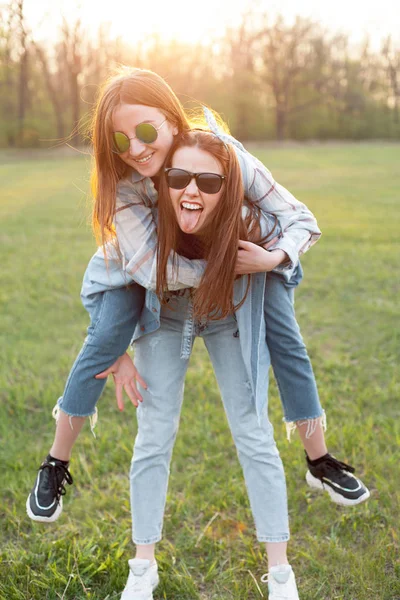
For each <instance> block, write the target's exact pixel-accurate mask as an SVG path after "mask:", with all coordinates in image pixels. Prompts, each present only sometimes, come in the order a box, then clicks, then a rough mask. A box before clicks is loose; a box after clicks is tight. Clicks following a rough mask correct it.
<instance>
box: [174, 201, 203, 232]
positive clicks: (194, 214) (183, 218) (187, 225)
mask: <svg viewBox="0 0 400 600" xmlns="http://www.w3.org/2000/svg"><path fill="white" fill-rule="evenodd" d="M202 212H203V210H202V209H201V208H199V209H198V210H191V209H189V208H183V207H182V206H181V210H180V223H179V227H180V228H181V229H182V231H184V232H185V233H191V232H192V231H193V230H194V229H196V227H197V224H198V222H199V219H200V216H201V213H202Z"/></svg>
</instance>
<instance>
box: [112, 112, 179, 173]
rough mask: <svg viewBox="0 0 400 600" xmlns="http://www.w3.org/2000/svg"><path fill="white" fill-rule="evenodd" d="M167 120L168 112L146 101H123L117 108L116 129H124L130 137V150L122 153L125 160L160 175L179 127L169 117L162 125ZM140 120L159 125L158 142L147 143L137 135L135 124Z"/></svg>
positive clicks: (139, 168) (121, 130) (114, 126)
mask: <svg viewBox="0 0 400 600" xmlns="http://www.w3.org/2000/svg"><path fill="white" fill-rule="evenodd" d="M163 121H165V115H164V114H163V113H162V112H161V111H160V110H158V109H157V108H154V107H153V106H144V105H142V104H119V105H118V106H117V107H116V108H115V110H114V112H113V118H112V125H113V131H114V132H116V131H120V132H121V133H124V134H125V135H126V136H127V137H128V138H130V147H129V150H127V151H126V152H123V153H122V154H120V155H119V156H120V157H121V159H122V160H123V161H124V163H126V164H127V165H129V166H130V167H132V168H133V169H135V170H136V171H138V173H140V174H141V175H144V176H145V177H154V176H155V175H157V173H158V172H159V171H160V169H161V167H162V166H163V164H164V161H165V158H166V156H167V154H168V152H169V150H170V148H171V145H172V142H173V140H174V135H176V134H177V133H178V129H177V127H175V126H174V125H172V124H171V123H170V122H169V121H168V120H167V121H165V123H164V124H163V125H162V127H160V125H161V124H162V122H163ZM140 123H151V124H152V125H154V127H155V128H156V129H158V128H159V127H160V129H158V132H157V139H156V141H155V142H153V143H151V144H146V143H144V142H141V141H140V140H139V139H138V138H137V137H136V129H135V128H136V126H137V125H139V124H140ZM131 138H134V139H131Z"/></svg>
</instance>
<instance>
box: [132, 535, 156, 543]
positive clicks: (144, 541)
mask: <svg viewBox="0 0 400 600" xmlns="http://www.w3.org/2000/svg"><path fill="white" fill-rule="evenodd" d="M161 539H162V536H161V535H157V536H153V537H151V538H146V539H144V540H139V539H137V538H135V537H133V536H132V541H133V543H134V544H156V543H157V542H159V541H161Z"/></svg>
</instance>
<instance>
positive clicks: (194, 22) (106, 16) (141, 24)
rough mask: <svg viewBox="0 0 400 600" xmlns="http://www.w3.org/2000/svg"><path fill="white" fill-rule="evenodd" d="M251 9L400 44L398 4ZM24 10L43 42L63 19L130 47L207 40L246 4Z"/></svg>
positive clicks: (116, 0) (57, 3)
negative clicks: (103, 28)
mask: <svg viewBox="0 0 400 600" xmlns="http://www.w3.org/2000/svg"><path fill="white" fill-rule="evenodd" d="M196 5H197V6H196ZM250 5H251V6H252V7H253V8H255V9H257V10H262V11H263V12H268V13H269V14H270V15H271V16H273V15H274V14H277V13H279V14H282V15H283V16H284V17H285V19H286V20H287V21H288V22H291V21H292V20H293V18H294V17H295V16H296V15H301V16H304V17H310V18H312V19H313V20H316V21H319V22H320V23H322V24H323V25H325V26H326V27H327V28H328V29H330V30H332V31H341V32H344V33H347V34H348V35H349V37H350V39H351V40H352V41H353V42H354V43H357V42H359V41H361V40H362V39H363V37H364V36H365V34H366V33H369V34H370V36H371V40H372V43H373V46H374V49H378V48H379V45H380V44H379V42H380V40H381V39H382V38H383V37H384V36H387V35H388V34H392V37H393V39H394V41H397V42H398V43H399V44H400V10H398V9H395V8H394V6H395V5H396V2H393V0H379V1H378V2H368V0H334V1H333V2H323V1H321V0H297V1H296V0H279V1H278V2H276V1H274V0H271V1H268V0H252V1H251V2H250ZM24 6H25V14H26V17H27V20H28V23H29V24H30V26H31V28H32V29H33V30H34V37H35V39H36V40H38V41H39V40H46V39H47V40H51V39H55V38H56V37H57V35H56V33H57V27H58V25H59V24H60V23H61V19H62V16H63V15H64V16H65V17H66V18H67V19H68V20H72V21H73V20H76V19H77V18H78V17H80V18H81V20H82V22H83V24H84V26H85V28H88V29H89V30H91V31H93V32H95V31H96V29H97V27H98V26H99V24H100V23H101V22H107V23H109V25H110V33H111V35H112V37H114V36H117V35H119V36H121V37H122V39H123V41H126V43H129V44H131V43H134V42H135V41H137V40H138V39H143V37H146V36H148V35H151V33H155V32H158V33H161V34H162V35H163V36H164V37H168V38H177V39H179V40H182V41H183V40H184V41H196V42H197V41H199V40H202V39H203V40H204V41H207V39H209V38H210V37H211V36H213V37H214V36H216V35H218V34H219V33H222V31H223V30H224V29H225V28H226V27H228V26H235V25H237V24H238V23H239V22H240V17H241V15H242V14H243V10H244V7H245V6H246V0H200V1H199V2H191V1H190V0H169V1H166V0H142V1H141V2H136V1H135V0H130V1H129V0H128V1H127V0H103V2H101V1H100V0H80V1H78V0H25V2H24Z"/></svg>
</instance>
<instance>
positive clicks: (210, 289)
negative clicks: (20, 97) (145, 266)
mask: <svg viewBox="0 0 400 600" xmlns="http://www.w3.org/2000/svg"><path fill="white" fill-rule="evenodd" d="M194 146H196V147H197V148H199V149H201V150H203V151H205V152H208V153H209V154H211V155H212V156H213V157H214V158H215V159H216V160H217V161H218V162H219V163H220V165H221V166H222V170H223V174H224V176H225V178H226V179H225V183H224V190H223V193H222V196H221V198H220V200H219V202H218V204H217V206H216V208H215V211H214V212H213V214H212V225H211V227H206V228H205V230H206V231H205V236H206V237H205V239H203V235H202V241H203V248H204V256H203V258H205V259H206V260H207V265H206V268H205V271H204V275H203V277H202V279H201V282H200V285H199V287H198V288H197V289H195V290H194V292H193V309H194V314H195V316H197V317H201V316H207V317H208V318H211V319H221V318H224V317H226V316H227V315H228V314H229V313H231V312H232V311H233V310H234V309H235V308H238V307H239V306H240V305H241V304H242V303H243V301H244V299H245V297H244V298H242V300H241V302H240V303H239V305H237V306H236V307H235V306H234V305H233V285H234V281H235V264H236V259H237V252H238V245H239V239H242V240H247V239H249V236H251V237H252V238H253V239H254V237H255V236H256V233H255V232H256V229H257V223H258V219H257V217H258V214H256V213H255V211H256V209H254V210H252V208H251V205H249V208H250V210H249V212H248V216H247V217H246V219H243V218H242V206H243V202H244V190H243V183H242V176H241V171H240V165H239V162H238V159H237V157H236V154H235V151H234V149H233V148H232V147H231V145H229V144H228V145H226V144H224V142H222V141H221V140H220V139H219V138H218V137H217V136H216V135H214V134H213V133H211V132H207V131H198V130H193V131H190V132H187V133H184V134H182V135H181V136H177V137H176V139H175V140H174V143H173V145H172V147H171V150H170V152H169V153H168V156H167V158H166V162H165V167H166V168H168V167H170V166H171V164H172V159H173V156H174V154H175V152H176V150H177V149H178V148H183V147H194ZM158 198H159V201H158V247H157V294H158V296H159V298H160V300H161V301H162V302H164V294H165V291H166V290H167V263H168V259H169V257H170V254H171V250H174V251H177V250H178V249H179V239H180V236H181V230H180V228H179V225H178V222H177V219H176V215H175V212H174V209H173V206H172V202H171V198H170V196H169V189H168V184H167V180H166V177H165V175H163V176H162V177H161V181H160V189H159V196H158ZM202 234H203V232H202ZM249 281H250V280H249ZM247 289H248V287H247ZM246 293H247V292H246Z"/></svg>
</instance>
